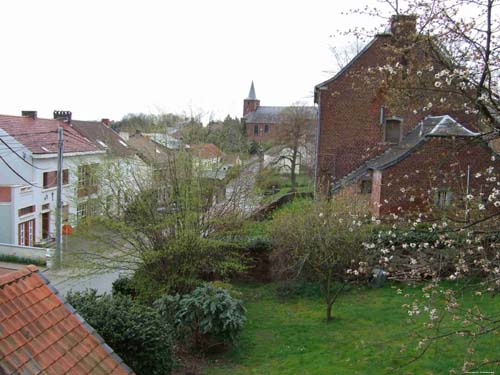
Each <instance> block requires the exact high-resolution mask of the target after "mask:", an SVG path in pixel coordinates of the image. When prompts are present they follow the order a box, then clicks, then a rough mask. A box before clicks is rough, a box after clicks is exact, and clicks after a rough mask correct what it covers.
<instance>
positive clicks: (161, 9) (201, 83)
mask: <svg viewBox="0 0 500 375" xmlns="http://www.w3.org/2000/svg"><path fill="white" fill-rule="evenodd" d="M367 2H370V3H373V2H374V0H351V1H339V0H329V1H326V0H309V1H303V0H300V1H299V0H297V1H295V0H288V1H275V0H267V1H266V0H251V1H240V0H212V1H206V0H176V1H167V0H163V1H160V0H140V1H139V0H137V1H128V0H117V1H114V0H99V1H98V0H95V1H94V0H85V1H80V0H79V1H76V0H71V1H69V0H61V1H53V0H45V1H40V0H32V1H23V0H16V1H1V2H0V35H1V39H0V40H1V41H2V54H1V56H2V58H1V60H0V67H1V69H0V113H1V114H11V115H20V112H21V110H22V109H25V110H38V112H39V116H41V117H50V116H51V115H52V111H53V110H54V109H59V110H71V111H73V117H74V118H77V119H82V120H93V119H100V118H111V119H113V120H119V119H120V118H121V117H122V116H123V115H125V114H127V113H134V112H146V113H156V112H158V111H166V112H173V113H182V112H189V111H190V110H192V111H194V112H195V113H200V112H203V114H204V115H205V119H208V118H209V117H210V115H212V118H215V119H217V118H223V117H224V116H225V115H227V114H230V115H232V116H241V111H242V100H243V99H244V98H245V97H246V95H247V94H248V90H249V88H250V83H251V81H252V80H254V82H255V88H256V93H257V97H258V98H259V99H260V100H261V105H288V104H291V103H293V102H296V101H305V102H307V103H311V104H312V91H313V87H314V85H316V84H318V83H320V82H321V81H323V80H325V79H328V78H329V77H330V76H331V74H328V73H326V72H327V71H331V70H333V69H334V68H335V64H334V61H333V57H332V53H331V52H330V46H332V45H335V44H337V45H342V44H343V43H345V42H343V41H341V40H337V39H335V38H332V37H331V35H332V34H334V33H335V31H336V30H337V29H348V28H349V27H350V26H353V25H354V24H358V25H360V24H364V25H367V26H375V25H376V24H379V23H380V20H378V19H375V20H374V19H369V18H363V17H360V16H355V17H354V16H342V15H341V12H342V11H345V10H347V7H356V6H357V5H360V6H361V5H364V4H365V3H367Z"/></svg>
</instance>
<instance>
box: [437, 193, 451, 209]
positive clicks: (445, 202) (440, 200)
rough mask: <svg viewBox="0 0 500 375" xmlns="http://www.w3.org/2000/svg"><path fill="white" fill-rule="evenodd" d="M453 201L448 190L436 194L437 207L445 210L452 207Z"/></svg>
mask: <svg viewBox="0 0 500 375" xmlns="http://www.w3.org/2000/svg"><path fill="white" fill-rule="evenodd" d="M450 201H451V191H449V190H448V189H439V190H438V191H437V192H436V197H435V199H434V203H435V205H436V207H439V208H441V209H444V208H446V207H448V206H449V205H450Z"/></svg>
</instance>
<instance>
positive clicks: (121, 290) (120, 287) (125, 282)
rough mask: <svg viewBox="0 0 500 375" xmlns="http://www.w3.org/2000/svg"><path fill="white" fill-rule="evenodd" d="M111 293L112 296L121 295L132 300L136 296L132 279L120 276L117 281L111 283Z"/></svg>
mask: <svg viewBox="0 0 500 375" xmlns="http://www.w3.org/2000/svg"><path fill="white" fill-rule="evenodd" d="M111 291H112V293H113V295H116V294H122V295H125V296H130V297H132V298H134V297H135V296H136V295H137V290H136V287H135V286H134V282H133V280H132V278H131V277H129V276H124V275H120V277H118V279H116V280H115V281H113V285H112V290H111Z"/></svg>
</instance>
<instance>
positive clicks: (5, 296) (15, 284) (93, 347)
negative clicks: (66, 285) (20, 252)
mask: <svg viewBox="0 0 500 375" xmlns="http://www.w3.org/2000/svg"><path fill="white" fill-rule="evenodd" d="M94 332H95V331H93V329H92V327H90V326H89V325H88V324H87V323H85V322H84V321H83V319H82V318H81V317H80V316H79V315H78V314H76V313H75V312H74V310H73V309H72V307H71V306H69V305H66V304H65V303H64V301H63V300H62V299H61V298H60V297H59V296H58V295H57V291H56V290H55V289H54V287H52V286H51V285H50V284H48V281H47V280H46V279H45V278H44V277H43V276H42V275H41V274H39V273H38V269H37V268H36V267H35V266H28V267H26V268H24V269H21V270H18V271H14V272H11V273H9V274H7V275H3V276H0V373H1V374H3V373H6V374H38V373H44V374H54V375H59V374H96V375H97V374H111V373H113V374H132V373H133V372H132V370H130V369H129V368H128V367H127V366H126V365H125V364H124V363H123V362H122V360H121V359H120V357H118V356H117V355H116V354H115V353H113V351H112V350H111V349H110V348H109V346H107V345H106V344H105V343H104V342H103V340H102V338H101V337H100V336H99V335H97V334H95V333H94Z"/></svg>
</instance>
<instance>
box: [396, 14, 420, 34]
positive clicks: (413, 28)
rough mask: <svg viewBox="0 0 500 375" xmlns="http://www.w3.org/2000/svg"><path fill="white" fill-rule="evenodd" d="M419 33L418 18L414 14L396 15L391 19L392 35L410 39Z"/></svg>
mask: <svg viewBox="0 0 500 375" xmlns="http://www.w3.org/2000/svg"><path fill="white" fill-rule="evenodd" d="M416 32H417V16H416V15H414V14H395V15H393V16H392V17H391V33H392V35H394V37H396V38H400V37H403V38H404V37H410V36H413V35H415V33H416Z"/></svg>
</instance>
